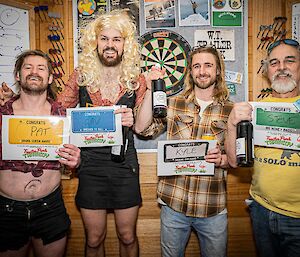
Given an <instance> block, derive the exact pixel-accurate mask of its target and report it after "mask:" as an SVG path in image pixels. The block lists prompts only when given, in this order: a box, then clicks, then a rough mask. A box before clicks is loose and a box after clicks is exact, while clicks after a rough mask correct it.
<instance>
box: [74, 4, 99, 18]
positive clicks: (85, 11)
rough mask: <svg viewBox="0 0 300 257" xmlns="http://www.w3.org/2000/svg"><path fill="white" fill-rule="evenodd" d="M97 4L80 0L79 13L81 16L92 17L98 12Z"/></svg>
mask: <svg viewBox="0 0 300 257" xmlns="http://www.w3.org/2000/svg"><path fill="white" fill-rule="evenodd" d="M96 7H97V5H96V2H95V1H94V0H87V1H85V0H79V1H78V5H77V8H78V12H79V15H84V16H89V15H92V14H93V13H94V12H95V10H96Z"/></svg>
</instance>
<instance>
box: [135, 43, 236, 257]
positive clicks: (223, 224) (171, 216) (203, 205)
mask: <svg viewBox="0 0 300 257" xmlns="http://www.w3.org/2000/svg"><path fill="white" fill-rule="evenodd" d="M153 70H156V72H152V73H151V74H149V75H148V76H147V77H146V80H147V87H148V90H147V93H146V95H145V98H144V101H143V103H142V105H141V107H140V109H139V112H138V115H137V118H136V123H135V131H136V132H137V133H139V134H141V135H143V136H152V135H155V134H157V133H159V132H161V131H163V129H164V127H165V125H167V138H168V139H172V140H179V139H185V140H193V139H201V138H202V135H204V134H207V133H210V134H213V136H214V138H215V139H217V141H218V146H217V147H216V148H215V149H211V150H210V151H208V154H207V155H206V156H205V160H206V161H207V162H212V163H214V164H215V171H214V175H212V176H211V175H210V176H208V175H205V176H202V175H201V176H198V175H195V176H185V175H184V176H183V175H176V176H167V177H159V183H158V189H157V194H158V198H159V202H160V203H161V247H162V256H163V257H176V256H178V257H179V256H184V252H185V248H186V244H187V241H188V239H189V236H190V233H191V229H192V228H193V229H194V230H195V231H196V232H197V235H198V238H199V245H200V250H201V256H202V257H224V256H226V248H227V209H226V174H227V172H226V170H225V168H227V167H228V161H227V156H226V153H225V152H224V146H223V143H224V133H225V130H226V125H227V119H228V116H229V113H230V111H231V109H232V106H233V104H232V103H231V102H230V101H229V100H228V97H229V93H228V89H227V86H226V84H225V76H224V75H225V71H224V61H223V59H222V57H221V55H220V53H219V52H218V51H217V50H216V49H215V48H212V47H199V48H196V49H194V50H193V51H192V52H191V54H190V60H189V64H188V72H187V76H186V78H185V89H184V91H183V92H182V93H180V94H179V95H176V96H174V97H171V98H170V99H169V103H168V114H167V118H166V119H153V117H152V106H151V80H153V79H158V78H163V76H164V74H163V73H164V70H160V69H157V68H153Z"/></svg>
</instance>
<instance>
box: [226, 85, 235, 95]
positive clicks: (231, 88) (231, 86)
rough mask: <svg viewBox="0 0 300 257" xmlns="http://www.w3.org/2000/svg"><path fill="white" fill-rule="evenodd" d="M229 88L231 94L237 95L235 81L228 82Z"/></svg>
mask: <svg viewBox="0 0 300 257" xmlns="http://www.w3.org/2000/svg"><path fill="white" fill-rule="evenodd" d="M226 85H227V88H228V90H229V94H230V95H236V85H235V84H233V83H227V84H226Z"/></svg>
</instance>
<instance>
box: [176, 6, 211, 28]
mask: <svg viewBox="0 0 300 257" xmlns="http://www.w3.org/2000/svg"><path fill="white" fill-rule="evenodd" d="M178 8H179V26H202V25H210V11H209V0H179V2H178Z"/></svg>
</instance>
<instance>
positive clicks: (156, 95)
mask: <svg viewBox="0 0 300 257" xmlns="http://www.w3.org/2000/svg"><path fill="white" fill-rule="evenodd" d="M152 108H153V117H154V118H164V117H166V116H167V108H168V105H167V94H166V85H165V81H164V80H163V79H157V80H153V81H152Z"/></svg>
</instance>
